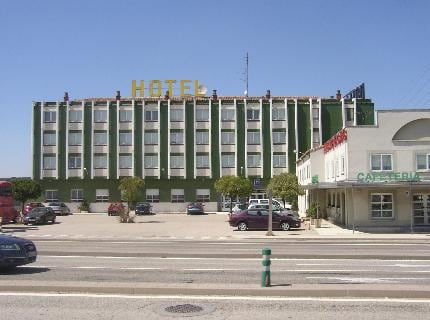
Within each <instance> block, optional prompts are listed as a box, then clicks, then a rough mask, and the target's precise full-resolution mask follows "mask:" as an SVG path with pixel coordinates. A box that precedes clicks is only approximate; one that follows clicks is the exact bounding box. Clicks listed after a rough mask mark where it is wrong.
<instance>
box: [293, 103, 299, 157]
mask: <svg viewBox="0 0 430 320" xmlns="http://www.w3.org/2000/svg"><path fill="white" fill-rule="evenodd" d="M297 104H298V102H297V99H294V126H295V128H294V132H295V137H294V138H295V142H296V161H297V160H298V159H299V130H298V129H299V128H298V123H299V121H298V117H297Z"/></svg>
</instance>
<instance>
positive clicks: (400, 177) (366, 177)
mask: <svg viewBox="0 0 430 320" xmlns="http://www.w3.org/2000/svg"><path fill="white" fill-rule="evenodd" d="M357 181H359V182H385V181H390V182H393V181H421V178H420V176H419V174H418V172H369V173H364V172H359V173H358V174H357Z"/></svg>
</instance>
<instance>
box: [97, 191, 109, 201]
mask: <svg viewBox="0 0 430 320" xmlns="http://www.w3.org/2000/svg"><path fill="white" fill-rule="evenodd" d="M96 202H109V189H96Z"/></svg>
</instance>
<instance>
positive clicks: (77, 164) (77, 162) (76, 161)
mask: <svg viewBox="0 0 430 320" xmlns="http://www.w3.org/2000/svg"><path fill="white" fill-rule="evenodd" d="M81 162H82V156H81V155H80V154H70V155H69V169H81Z"/></svg>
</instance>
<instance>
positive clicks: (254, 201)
mask: <svg viewBox="0 0 430 320" xmlns="http://www.w3.org/2000/svg"><path fill="white" fill-rule="evenodd" d="M252 204H269V199H249V205H252ZM272 206H273V207H276V208H286V209H291V204H289V203H285V206H284V205H283V203H282V201H278V200H276V199H272Z"/></svg>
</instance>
